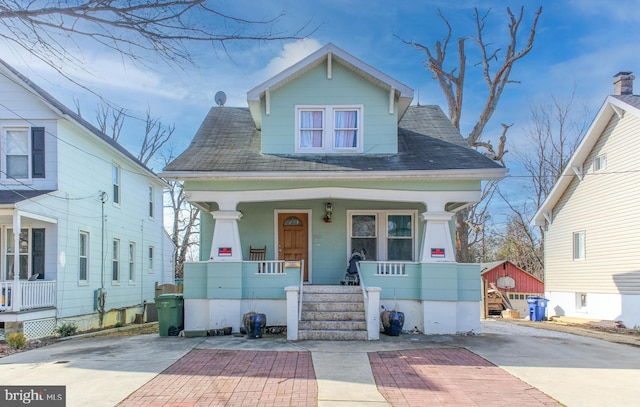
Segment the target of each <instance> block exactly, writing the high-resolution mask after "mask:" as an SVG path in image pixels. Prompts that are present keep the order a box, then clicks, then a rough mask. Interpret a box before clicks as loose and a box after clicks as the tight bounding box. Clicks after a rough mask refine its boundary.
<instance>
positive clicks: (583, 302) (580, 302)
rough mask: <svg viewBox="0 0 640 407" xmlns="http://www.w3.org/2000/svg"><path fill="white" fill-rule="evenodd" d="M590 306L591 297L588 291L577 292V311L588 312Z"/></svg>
mask: <svg viewBox="0 0 640 407" xmlns="http://www.w3.org/2000/svg"><path fill="white" fill-rule="evenodd" d="M588 306H589V297H588V296H587V293H576V311H578V312H586V311H587V307H588Z"/></svg>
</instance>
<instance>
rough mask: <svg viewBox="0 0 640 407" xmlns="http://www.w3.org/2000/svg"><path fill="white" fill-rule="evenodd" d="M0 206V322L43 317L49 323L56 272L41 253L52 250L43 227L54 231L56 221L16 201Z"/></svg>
mask: <svg viewBox="0 0 640 407" xmlns="http://www.w3.org/2000/svg"><path fill="white" fill-rule="evenodd" d="M4 206H5V207H3V208H0V247H2V250H1V254H0V322H2V323H4V324H5V326H6V325H7V324H12V323H24V322H27V321H32V320H38V321H43V320H44V321H46V323H45V324H47V325H51V326H53V324H55V319H54V318H55V307H56V293H57V282H56V275H57V273H56V270H51V268H48V267H46V264H47V262H46V260H45V253H46V252H51V253H55V252H56V250H55V249H54V247H52V246H51V242H52V241H55V239H54V238H53V236H54V235H55V234H54V233H48V232H47V230H49V231H55V228H56V226H57V220H56V219H55V218H52V217H49V216H43V215H40V214H36V213H33V212H30V211H27V210H24V209H21V208H20V202H18V203H15V204H10V205H4ZM16 230H17V231H20V232H18V233H14V231H16ZM46 236H49V238H48V239H46V238H45V237H46ZM47 245H49V246H47ZM54 256H55V254H54ZM38 324H39V325H42V323H40V322H39V323H38ZM47 329H48V328H47ZM25 332H29V331H28V330H26V331H25Z"/></svg>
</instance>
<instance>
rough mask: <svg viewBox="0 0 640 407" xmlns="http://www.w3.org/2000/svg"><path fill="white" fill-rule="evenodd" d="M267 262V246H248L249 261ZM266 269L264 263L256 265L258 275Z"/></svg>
mask: <svg viewBox="0 0 640 407" xmlns="http://www.w3.org/2000/svg"><path fill="white" fill-rule="evenodd" d="M262 260H267V246H265V247H256V248H254V247H253V246H249V261H262ZM265 268H266V263H259V264H258V273H263V272H264V269H265Z"/></svg>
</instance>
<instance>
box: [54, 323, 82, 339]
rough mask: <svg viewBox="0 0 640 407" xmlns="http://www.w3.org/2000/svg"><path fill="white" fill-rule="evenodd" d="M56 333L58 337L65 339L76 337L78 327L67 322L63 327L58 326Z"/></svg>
mask: <svg viewBox="0 0 640 407" xmlns="http://www.w3.org/2000/svg"><path fill="white" fill-rule="evenodd" d="M55 332H56V333H57V334H58V336H60V337H62V338H64V337H65V336H71V335H75V334H76V332H78V327H77V325H76V324H74V323H73V322H65V323H63V324H61V325H58V327H56V331H55Z"/></svg>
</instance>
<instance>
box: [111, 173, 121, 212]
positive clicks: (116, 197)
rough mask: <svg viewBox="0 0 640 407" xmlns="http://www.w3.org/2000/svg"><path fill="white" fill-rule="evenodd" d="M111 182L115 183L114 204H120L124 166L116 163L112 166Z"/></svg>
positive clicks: (113, 190) (113, 191)
mask: <svg viewBox="0 0 640 407" xmlns="http://www.w3.org/2000/svg"><path fill="white" fill-rule="evenodd" d="M111 182H112V183H113V189H112V191H111V193H112V194H113V197H112V200H113V204H114V205H116V206H120V204H121V202H122V168H120V166H119V165H118V164H116V163H113V164H112V166H111Z"/></svg>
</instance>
